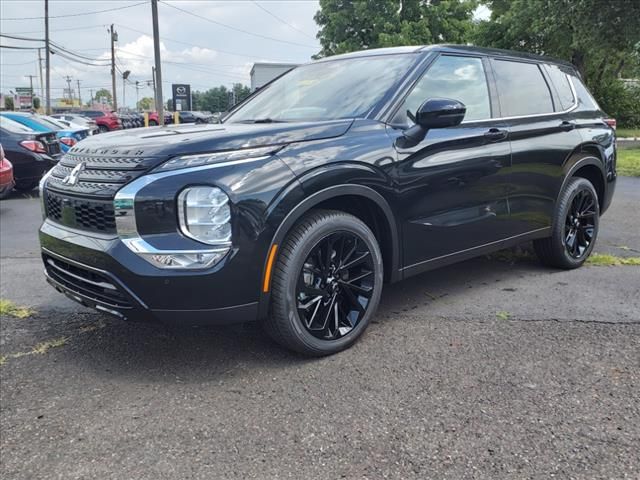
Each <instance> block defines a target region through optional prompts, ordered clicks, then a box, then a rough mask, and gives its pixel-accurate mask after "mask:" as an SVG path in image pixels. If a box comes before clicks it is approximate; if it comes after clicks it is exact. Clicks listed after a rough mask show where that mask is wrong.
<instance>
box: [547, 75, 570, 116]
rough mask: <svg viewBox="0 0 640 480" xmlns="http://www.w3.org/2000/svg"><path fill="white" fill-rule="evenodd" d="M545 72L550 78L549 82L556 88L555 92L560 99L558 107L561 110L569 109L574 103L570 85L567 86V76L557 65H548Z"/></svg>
mask: <svg viewBox="0 0 640 480" xmlns="http://www.w3.org/2000/svg"><path fill="white" fill-rule="evenodd" d="M547 70H548V72H549V76H550V77H551V82H552V83H553V85H554V86H555V87H556V91H557V92H558V96H559V97H560V105H562V109H563V110H568V109H570V108H571V107H572V106H573V104H574V103H575V99H574V98H573V90H572V89H571V84H569V77H567V74H566V73H565V72H564V71H563V70H562V69H561V68H560V67H558V66H557V65H549V66H548V67H547Z"/></svg>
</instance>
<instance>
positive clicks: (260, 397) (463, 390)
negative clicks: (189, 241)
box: [0, 178, 640, 480]
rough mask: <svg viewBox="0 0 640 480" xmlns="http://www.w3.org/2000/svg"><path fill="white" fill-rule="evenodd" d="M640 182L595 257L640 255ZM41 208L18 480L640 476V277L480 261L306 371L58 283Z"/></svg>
mask: <svg viewBox="0 0 640 480" xmlns="http://www.w3.org/2000/svg"><path fill="white" fill-rule="evenodd" d="M639 205H640V179H637V178H635V179H631V178H620V179H619V182H618V189H617V192H616V196H615V199H614V203H613V206H612V207H611V209H610V210H609V211H608V212H607V214H606V215H605V216H604V217H603V218H602V220H601V232H600V238H599V240H598V244H597V247H596V251H599V252H607V253H612V254H615V255H619V256H640V209H639V208H638V206H639ZM39 221H40V207H39V203H38V199H37V198H34V197H33V196H24V195H16V196H14V197H13V198H11V199H9V200H6V201H3V202H0V257H1V259H0V297H1V298H3V299H8V300H11V301H13V302H15V303H16V304H19V305H22V306H28V307H31V308H32V309H33V310H34V311H35V313H33V314H32V315H30V316H29V317H27V318H22V319H20V318H14V317H2V318H1V320H0V325H1V331H0V354H1V355H3V356H4V359H3V362H4V363H3V364H2V365H1V366H0V406H1V412H0V448H1V449H0V476H1V477H2V478H6V479H12V480H14V479H15V480H18V479H65V480H67V479H119V480H120V479H154V480H155V479H165V478H166V479H218V478H220V479H235V478H243V479H244V478H258V479H277V478H292V479H315V478H323V479H333V478H370V479H377V478H394V479H396V478H397V479H410V478H420V479H456V480H459V479H466V478H482V479H484V478H486V479H502V478H509V479H511V478H512V479H525V478H535V479H549V478H572V479H595V478H603V479H604V478H606V479H625V478H629V479H638V478H640V368H639V367H640V267H632V266H615V267H613V266H612V267H600V266H585V267H583V268H581V269H579V270H574V271H557V270H552V269H548V268H543V267H541V266H540V265H538V264H537V263H536V261H535V260H534V259H532V258H530V257H526V256H525V257H524V258H520V257H519V256H517V255H516V256H513V255H504V256H494V257H491V258H486V257H483V258H479V259H475V260H471V261H468V262H464V263H461V264H458V265H455V266H451V267H447V268H442V269H440V270H436V271H433V272H429V273H426V274H423V275H420V276H418V277H415V278H412V279H409V280H407V281H404V282H401V283H398V284H395V285H389V286H386V288H385V291H384V293H383V298H382V302H381V305H380V310H379V313H378V315H377V316H376V318H375V320H374V323H373V324H372V325H371V326H370V328H369V329H368V331H367V332H366V334H365V335H364V336H363V338H362V339H361V340H360V341H359V342H358V343H357V344H356V345H355V346H354V347H353V348H351V349H349V350H348V351H345V352H342V353H340V354H338V355H335V356H332V357H329V358H322V359H307V358H303V357H300V356H298V355H295V354H291V353H289V352H287V351H285V350H282V349H280V348H279V347H277V346H275V345H274V344H273V343H271V342H270V341H269V340H268V339H267V338H266V337H265V336H264V335H263V334H262V333H261V331H260V329H259V328H258V327H257V326H256V325H254V324H247V325H239V326H228V327H218V328H182V329H180V328H172V329H168V328H165V327H162V326H156V325H141V324H128V323H125V322H122V321H119V320H116V319H112V318H110V317H106V316H103V315H101V314H98V313H96V312H93V311H91V310H88V309H85V308H82V307H80V306H78V305H76V304H75V303H73V302H72V301H70V300H68V299H67V298H66V297H64V296H62V295H60V294H58V293H57V292H55V291H54V290H53V289H51V288H50V287H49V286H48V285H47V284H46V282H45V281H44V278H43V275H42V266H41V260H40V258H39V251H38V243H37V238H36V231H37V228H38V224H39Z"/></svg>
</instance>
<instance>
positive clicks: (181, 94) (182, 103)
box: [171, 83, 191, 112]
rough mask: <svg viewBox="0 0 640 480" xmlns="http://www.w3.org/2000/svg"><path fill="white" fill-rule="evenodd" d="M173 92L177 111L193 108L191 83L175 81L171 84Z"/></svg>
mask: <svg viewBox="0 0 640 480" xmlns="http://www.w3.org/2000/svg"><path fill="white" fill-rule="evenodd" d="M171 93H172V94H173V108H174V109H175V111H176V112H180V111H184V110H191V85H185V84H179V83H174V84H172V85H171Z"/></svg>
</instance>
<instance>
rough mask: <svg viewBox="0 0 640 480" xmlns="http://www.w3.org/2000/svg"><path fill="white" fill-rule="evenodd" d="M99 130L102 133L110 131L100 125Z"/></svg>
mask: <svg viewBox="0 0 640 480" xmlns="http://www.w3.org/2000/svg"><path fill="white" fill-rule="evenodd" d="M98 129H99V130H100V133H107V132H108V131H109V129H108V128H107V126H106V125H99V126H98Z"/></svg>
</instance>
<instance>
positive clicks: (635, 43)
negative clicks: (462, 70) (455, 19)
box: [473, 0, 640, 125]
mask: <svg viewBox="0 0 640 480" xmlns="http://www.w3.org/2000/svg"><path fill="white" fill-rule="evenodd" d="M485 3H486V4H487V6H488V7H489V8H490V9H491V12H492V13H491V19H490V20H488V21H484V22H480V23H479V24H478V26H477V29H476V31H475V33H474V35H473V41H474V43H476V44H477V45H483V46H489V47H497V48H507V49H512V50H523V51H527V52H532V53H537V54H543V55H549V56H553V57H558V58H562V59H565V60H568V61H570V62H571V63H573V65H574V66H575V67H576V69H577V70H578V71H579V72H580V74H581V75H582V77H583V79H585V81H586V83H587V85H588V86H589V88H590V89H591V91H592V92H593V94H594V95H595V97H596V99H597V100H598V101H599V103H600V104H601V106H602V107H603V109H604V110H605V111H607V112H608V113H609V114H610V115H614V116H616V117H618V121H619V122H621V123H627V124H628V125H629V124H635V123H638V122H640V96H638V93H637V89H636V90H635V91H634V90H633V89H627V88H625V87H624V86H623V85H622V84H621V83H620V81H619V80H618V78H619V77H620V76H626V75H629V76H632V75H637V74H638V72H639V71H640V62H639V59H640V21H638V19H639V18H640V2H639V1H638V0H615V1H602V0H492V1H487V2H485ZM634 112H635V113H634ZM634 118H635V120H634Z"/></svg>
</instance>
